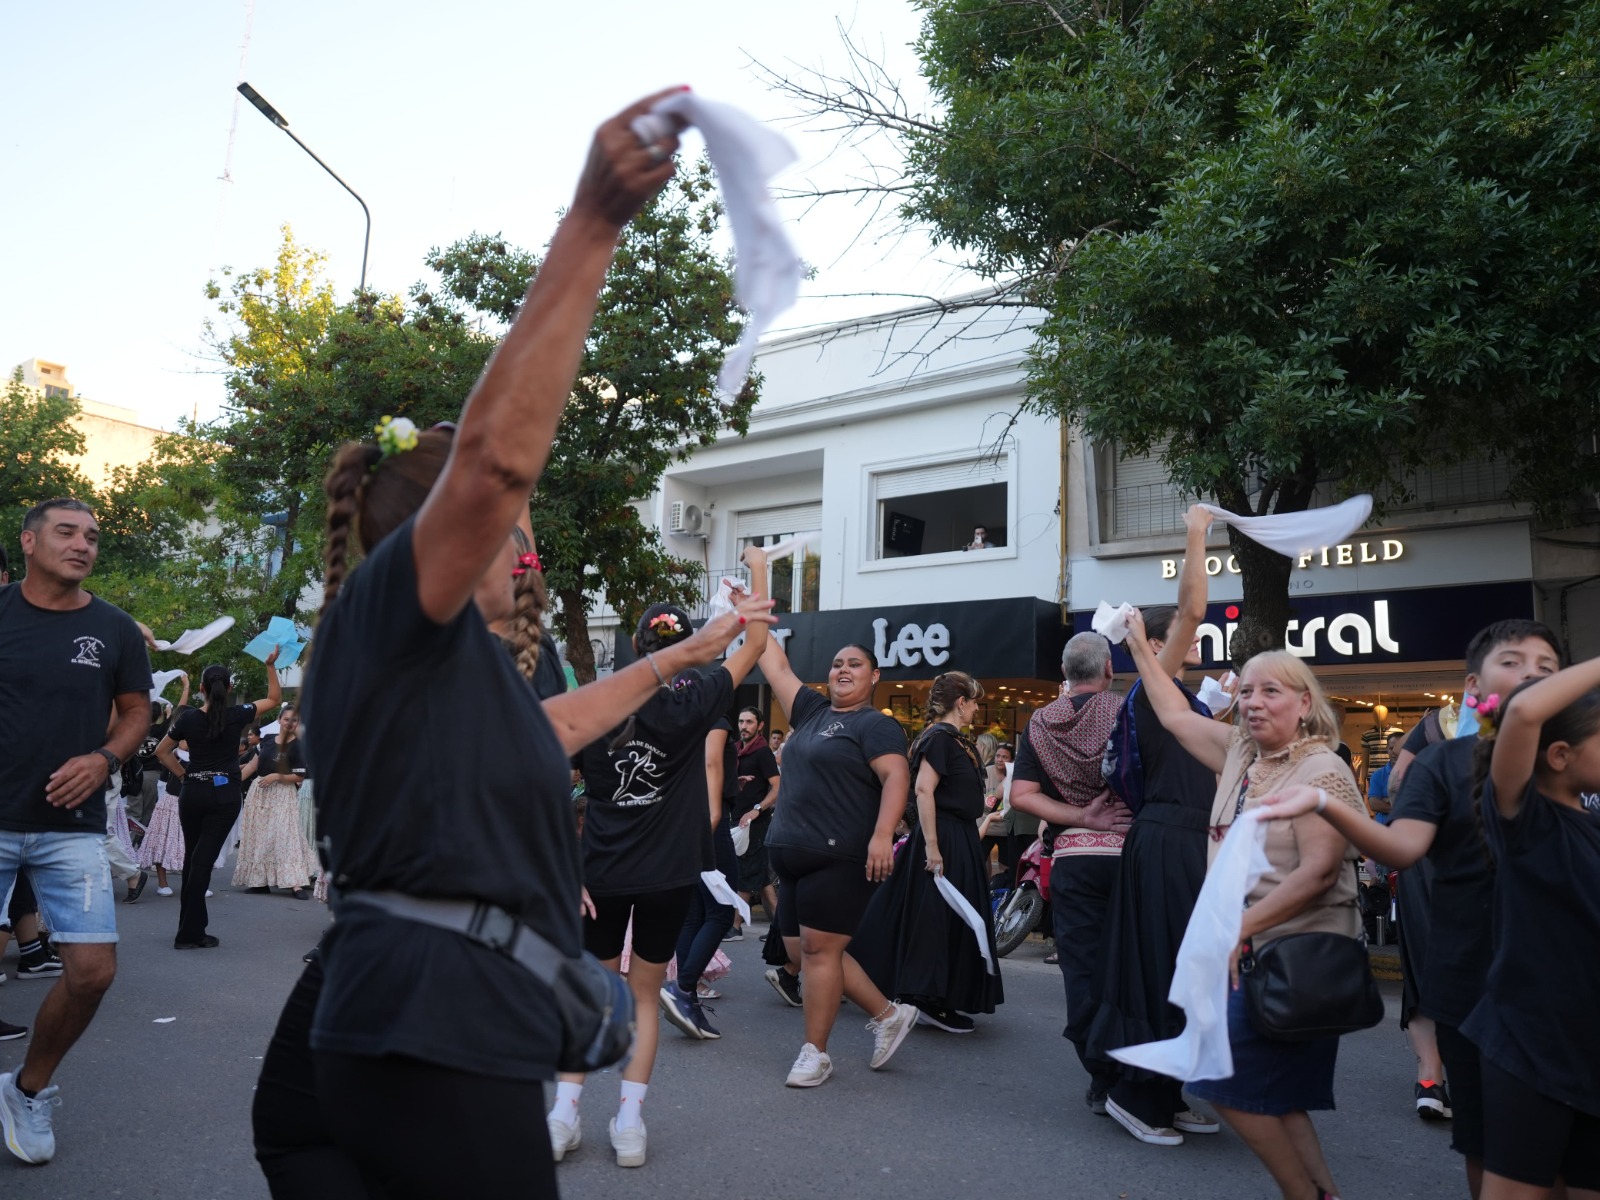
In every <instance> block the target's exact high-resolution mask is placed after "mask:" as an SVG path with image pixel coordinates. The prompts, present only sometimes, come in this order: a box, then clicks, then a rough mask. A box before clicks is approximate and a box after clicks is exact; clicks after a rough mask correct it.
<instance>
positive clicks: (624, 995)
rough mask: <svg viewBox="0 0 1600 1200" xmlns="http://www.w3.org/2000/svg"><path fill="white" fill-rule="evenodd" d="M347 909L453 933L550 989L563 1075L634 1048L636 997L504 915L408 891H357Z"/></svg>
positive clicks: (586, 960) (595, 964)
mask: <svg viewBox="0 0 1600 1200" xmlns="http://www.w3.org/2000/svg"><path fill="white" fill-rule="evenodd" d="M340 903H341V904H364V905H366V906H367V907H369V908H376V909H378V910H380V911H382V912H385V913H387V914H389V915H390V916H392V917H399V918H400V919H401V920H404V921H415V922H417V923H418V924H421V925H432V926H434V927H435V928H438V929H448V930H450V931H451V932H452V933H458V934H460V935H461V936H463V937H465V938H467V939H469V940H470V941H474V942H476V943H478V945H480V946H486V947H488V948H489V949H490V950H493V951H495V953H497V954H503V955H505V956H506V957H507V958H509V959H511V960H512V961H513V962H515V963H516V964H517V965H518V966H520V967H522V968H524V969H525V970H527V971H528V972H529V973H530V974H532V975H533V977H534V978H535V979H537V980H539V982H540V983H542V984H544V985H545V987H547V988H549V989H550V994H551V995H552V996H553V997H554V998H555V1004H556V1015H557V1016H558V1017H559V1018H560V1021H561V1053H560V1056H559V1057H558V1058H557V1060H556V1064H555V1065H556V1069H557V1070H560V1071H566V1072H570V1073H578V1072H584V1073H587V1072H590V1071H598V1070H599V1069H600V1068H602V1067H609V1066H611V1065H613V1064H614V1063H618V1062H621V1061H622V1060H623V1059H624V1058H626V1057H627V1056H628V1054H629V1052H630V1051H631V1049H632V1047H633V1034H634V1013H633V993H632V992H630V991H629V990H628V984H627V982H626V981H625V980H624V979H623V978H622V977H621V976H620V975H617V974H616V973H615V972H613V971H609V970H607V969H606V968H605V966H604V965H603V964H602V963H601V962H600V960H599V959H598V958H596V957H595V956H594V955H592V954H590V953H588V952H587V951H585V952H584V953H583V954H582V955H581V956H580V957H578V958H571V957H569V956H567V955H565V954H563V953H562V952H561V951H560V950H558V949H557V948H556V947H555V946H553V945H551V943H550V942H549V941H547V940H546V939H545V938H544V937H543V936H542V935H540V934H539V933H537V932H536V931H535V930H534V929H533V928H532V927H530V926H529V925H527V924H526V923H524V922H523V921H522V920H521V919H519V918H518V917H515V916H513V915H512V914H511V913H509V912H507V911H506V910H505V909H503V908H500V907H498V906H497V905H493V904H484V903H482V902H480V901H476V900H425V899H422V898H421V897H418V896H407V895H405V894H403V893H401V892H351V893H348V894H346V895H344V896H343V897H341V899H340Z"/></svg>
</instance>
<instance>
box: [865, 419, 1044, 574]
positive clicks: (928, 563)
mask: <svg viewBox="0 0 1600 1200" xmlns="http://www.w3.org/2000/svg"><path fill="white" fill-rule="evenodd" d="M996 455H1001V456H1003V457H1004V460H1005V461H1004V462H1003V463H1002V464H1001V467H1000V477H999V479H997V480H994V481H992V482H996V483H1004V484H1005V485H1006V544H1005V545H1004V546H997V547H995V548H994V549H993V550H984V551H981V552H973V551H970V550H949V551H945V552H943V553H940V554H914V555H909V556H906V557H903V558H877V557H875V555H876V554H877V552H878V538H879V537H880V536H881V533H880V530H879V528H878V477H879V476H880V475H889V474H893V473H894V472H896V471H905V470H909V469H911V468H914V467H938V466H948V465H949V464H952V463H961V462H977V461H979V460H980V459H986V458H993V457H995V456H996ZM1017 457H1018V455H1017V444H1016V441H1015V440H1014V439H1012V438H1007V439H1006V440H1005V441H1004V442H1003V443H1002V444H1001V445H1000V446H998V447H993V446H989V447H985V448H983V449H981V450H973V449H972V448H971V447H970V446H968V447H963V448H962V449H960V450H944V451H939V452H936V453H931V454H919V455H915V456H913V457H910V458H896V459H888V460H885V461H882V462H872V463H865V464H863V465H862V467H861V494H862V496H863V498H864V501H865V502H864V504H863V506H862V513H861V517H862V523H861V529H862V538H861V549H860V554H859V564H858V566H857V570H858V571H860V572H862V573H870V572H873V571H905V570H910V569H913V568H916V567H953V566H956V565H958V564H966V565H969V566H976V565H978V564H981V563H992V562H996V561H998V560H1000V559H1014V558H1016V557H1017V540H1016V530H1017Z"/></svg>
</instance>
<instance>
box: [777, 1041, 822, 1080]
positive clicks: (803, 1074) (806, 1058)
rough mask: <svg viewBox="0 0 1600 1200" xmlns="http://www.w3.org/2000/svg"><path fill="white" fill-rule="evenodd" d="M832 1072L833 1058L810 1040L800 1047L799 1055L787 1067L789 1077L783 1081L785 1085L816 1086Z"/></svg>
mask: <svg viewBox="0 0 1600 1200" xmlns="http://www.w3.org/2000/svg"><path fill="white" fill-rule="evenodd" d="M832 1074H833V1059H831V1058H829V1057H828V1056H827V1055H826V1054H824V1053H823V1052H822V1051H821V1050H818V1049H817V1048H816V1047H815V1046H813V1045H812V1044H811V1043H810V1042H807V1043H806V1044H805V1045H804V1046H801V1047H800V1057H799V1058H797V1059H795V1060H794V1066H792V1067H790V1068H789V1078H787V1079H785V1080H784V1081H783V1085H784V1086H785V1087H816V1086H817V1085H818V1084H819V1083H823V1082H825V1081H826V1080H827V1078H828V1076H829V1075H832Z"/></svg>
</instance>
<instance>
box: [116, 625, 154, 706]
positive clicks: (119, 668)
mask: <svg viewBox="0 0 1600 1200" xmlns="http://www.w3.org/2000/svg"><path fill="white" fill-rule="evenodd" d="M118 613H119V615H120V616H121V618H122V620H121V622H120V624H121V626H122V629H121V636H120V641H121V643H122V644H121V646H120V647H119V648H118V653H117V665H116V667H115V668H114V670H113V671H112V687H113V689H114V690H113V692H112V694H113V695H116V696H125V695H127V694H128V693H129V692H146V693H148V692H149V691H150V688H151V685H152V684H153V683H154V682H155V680H154V679H152V678H151V675H150V655H149V654H148V653H146V652H145V648H144V635H143V634H142V633H140V632H139V626H138V625H136V624H134V620H133V618H132V617H130V616H129V615H128V614H127V613H124V612H121V610H120V609H119V610H118Z"/></svg>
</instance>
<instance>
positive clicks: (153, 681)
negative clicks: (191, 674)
mask: <svg viewBox="0 0 1600 1200" xmlns="http://www.w3.org/2000/svg"><path fill="white" fill-rule="evenodd" d="M182 677H183V672H182V671H154V672H152V673H151V675H150V699H152V700H159V699H161V693H162V692H164V691H166V690H167V684H169V683H171V682H172V681H173V680H174V679H181V678H182Z"/></svg>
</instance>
